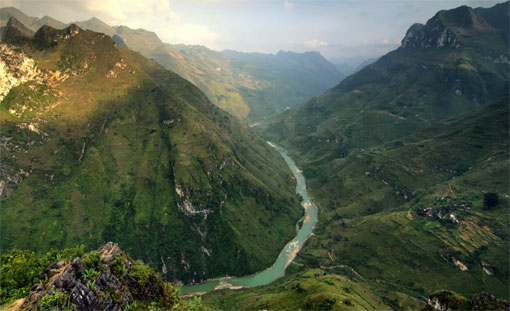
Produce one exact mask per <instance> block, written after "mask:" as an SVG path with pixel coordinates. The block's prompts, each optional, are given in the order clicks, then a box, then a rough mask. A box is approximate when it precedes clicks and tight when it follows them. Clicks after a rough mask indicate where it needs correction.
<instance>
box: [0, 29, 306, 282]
mask: <svg viewBox="0 0 510 311" xmlns="http://www.w3.org/2000/svg"><path fill="white" fill-rule="evenodd" d="M13 33H14V34H15V35H14V37H13V38H8V40H6V41H7V42H26V43H24V44H21V45H17V46H15V45H12V44H3V45H2V46H1V47H2V53H3V54H2V61H4V63H5V66H6V68H8V70H10V72H11V73H12V75H13V77H16V81H17V82H19V85H15V86H14V87H13V88H12V89H10V90H8V89H7V90H5V91H6V96H5V98H3V101H2V102H1V104H0V109H1V110H0V111H1V114H0V116H1V130H2V152H1V162H2V166H1V171H0V173H1V177H2V199H3V202H2V217H1V221H2V226H1V237H2V247H3V248H4V249H7V248H11V247H15V246H16V247H21V248H25V247H26V248H30V249H33V250H47V249H49V248H63V247H67V246H73V245H76V244H77V243H84V244H85V245H87V246H88V247H91V248H92V247H97V246H98V245H100V244H101V243H102V242H103V241H115V242H118V243H119V245H120V246H121V247H122V248H123V249H125V250H126V252H127V253H128V254H130V255H132V256H134V257H136V258H141V259H144V260H145V261H147V262H149V263H150V264H151V265H152V266H155V267H158V268H159V269H160V271H162V273H163V275H164V277H165V278H167V279H180V280H184V281H192V280H195V281H198V280H201V279H204V278H207V277H212V276H219V275H225V274H231V275H232V274H247V273H252V272H255V271H258V270H261V269H263V268H265V267H267V266H269V265H271V263H272V262H273V260H274V259H275V258H276V256H277V255H278V253H279V251H280V249H281V247H283V245H285V243H286V242H287V241H288V240H290V239H291V237H292V236H293V234H294V232H295V226H294V225H295V221H296V220H297V219H298V218H299V217H300V214H301V208H300V206H299V204H298V202H297V200H296V198H295V195H294V186H295V185H294V181H293V180H292V177H291V174H290V172H289V171H288V169H287V167H286V165H285V163H284V162H283V161H282V160H281V158H280V157H279V156H278V154H277V153H276V152H275V151H273V150H272V149H271V148H270V147H269V146H268V145H267V144H266V143H265V141H263V140H262V139H261V138H259V137H258V136H257V135H256V134H254V133H253V132H251V131H250V130H249V129H248V128H246V127H245V126H242V125H240V124H239V123H238V122H237V121H236V120H234V118H233V117H232V116H230V115H229V114H227V113H225V112H223V111H221V110H220V109H218V108H217V107H216V106H214V105H212V104H211V103H210V102H209V100H208V99H207V97H206V96H205V95H204V94H203V93H202V92H201V91H199V90H198V88H196V87H195V86H194V85H192V84H191V83H189V82H187V81H185V80H184V79H182V78H181V77H179V76H178V75H176V74H174V73H172V72H170V71H167V70H165V69H163V68H162V67H161V66H160V65H157V64H156V63H155V62H153V61H150V60H148V59H146V58H144V57H142V56H141V55H139V54H137V53H135V52H132V51H130V50H127V49H121V48H118V47H116V46H115V44H114V42H113V41H112V39H111V38H110V37H108V36H106V35H103V34H98V33H94V32H92V31H85V30H82V29H80V28H78V27H76V26H70V27H68V28H65V29H63V30H55V29H53V28H50V27H46V26H45V27H43V28H41V29H40V30H39V31H38V32H37V33H36V34H35V36H34V37H33V38H31V39H30V38H28V39H27V38H25V37H24V35H23V34H19V33H17V35H16V32H15V31H14V32H13ZM19 36H21V37H19ZM27 40H28V41H27ZM4 86H5V85H4Z"/></svg>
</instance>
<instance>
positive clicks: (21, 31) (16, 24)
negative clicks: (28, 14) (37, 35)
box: [2, 16, 34, 44]
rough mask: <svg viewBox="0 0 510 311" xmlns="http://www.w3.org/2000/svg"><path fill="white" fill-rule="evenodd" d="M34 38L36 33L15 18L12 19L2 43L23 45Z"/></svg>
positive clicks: (4, 33) (6, 27) (8, 23)
mask: <svg viewBox="0 0 510 311" xmlns="http://www.w3.org/2000/svg"><path fill="white" fill-rule="evenodd" d="M33 36H34V32H33V31H32V30H30V29H29V28H28V27H26V26H25V25H24V24H23V23H22V22H20V21H19V20H17V19H16V18H15V17H12V16H11V17H10V18H9V21H8V22H7V25H6V26H5V29H4V30H3V34H2V41H4V42H6V43H11V44H23V43H25V42H28V41H29V40H30V38H32V37H33Z"/></svg>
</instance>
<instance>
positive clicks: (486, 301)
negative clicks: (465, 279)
mask: <svg viewBox="0 0 510 311" xmlns="http://www.w3.org/2000/svg"><path fill="white" fill-rule="evenodd" d="M427 304H428V305H427V306H426V307H425V308H424V309H423V310H427V311H432V310H439V311H453V310H480V311H481V310H505V311H508V310H510V302H509V301H506V300H502V299H498V298H496V297H495V296H494V295H491V294H489V293H485V292H482V293H480V294H477V295H475V296H474V297H473V298H472V299H466V298H464V297H462V296H460V295H458V294H456V293H454V292H450V291H442V292H439V293H436V294H433V295H431V296H430V297H429V298H428V300H427Z"/></svg>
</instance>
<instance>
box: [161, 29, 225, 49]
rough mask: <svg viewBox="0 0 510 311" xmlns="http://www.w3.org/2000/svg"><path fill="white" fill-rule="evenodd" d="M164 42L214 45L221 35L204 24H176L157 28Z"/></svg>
mask: <svg viewBox="0 0 510 311" xmlns="http://www.w3.org/2000/svg"><path fill="white" fill-rule="evenodd" d="M156 32H157V33H158V34H160V35H161V37H162V39H163V41H164V42H169V43H183V44H200V45H207V46H208V47H211V46H214V42H215V41H216V40H217V39H218V38H219V35H218V34H217V33H215V32H214V31H212V30H211V29H209V27H208V26H207V25H202V24H176V25H172V26H170V27H166V28H160V29H157V30H156Z"/></svg>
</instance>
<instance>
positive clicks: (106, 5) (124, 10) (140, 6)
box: [84, 0, 180, 24]
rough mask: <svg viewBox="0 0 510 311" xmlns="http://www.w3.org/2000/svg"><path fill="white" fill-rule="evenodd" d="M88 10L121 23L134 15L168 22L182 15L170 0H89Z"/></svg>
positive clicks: (86, 2)
mask: <svg viewBox="0 0 510 311" xmlns="http://www.w3.org/2000/svg"><path fill="white" fill-rule="evenodd" d="M84 6H85V8H86V10H87V11H89V12H91V13H93V14H96V15H98V16H101V17H102V18H104V19H106V20H107V21H108V22H109V23H112V24H120V23H123V22H125V21H126V20H128V19H130V18H133V17H134V16H137V17H138V16H140V17H143V18H144V19H147V18H158V19H161V17H162V16H164V19H165V20H166V21H168V22H172V23H177V22H178V21H179V20H180V16H179V15H177V14H176V13H175V12H174V11H173V10H172V8H171V7H170V3H169V2H168V0H144V1H131V0H87V1H85V2H84Z"/></svg>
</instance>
